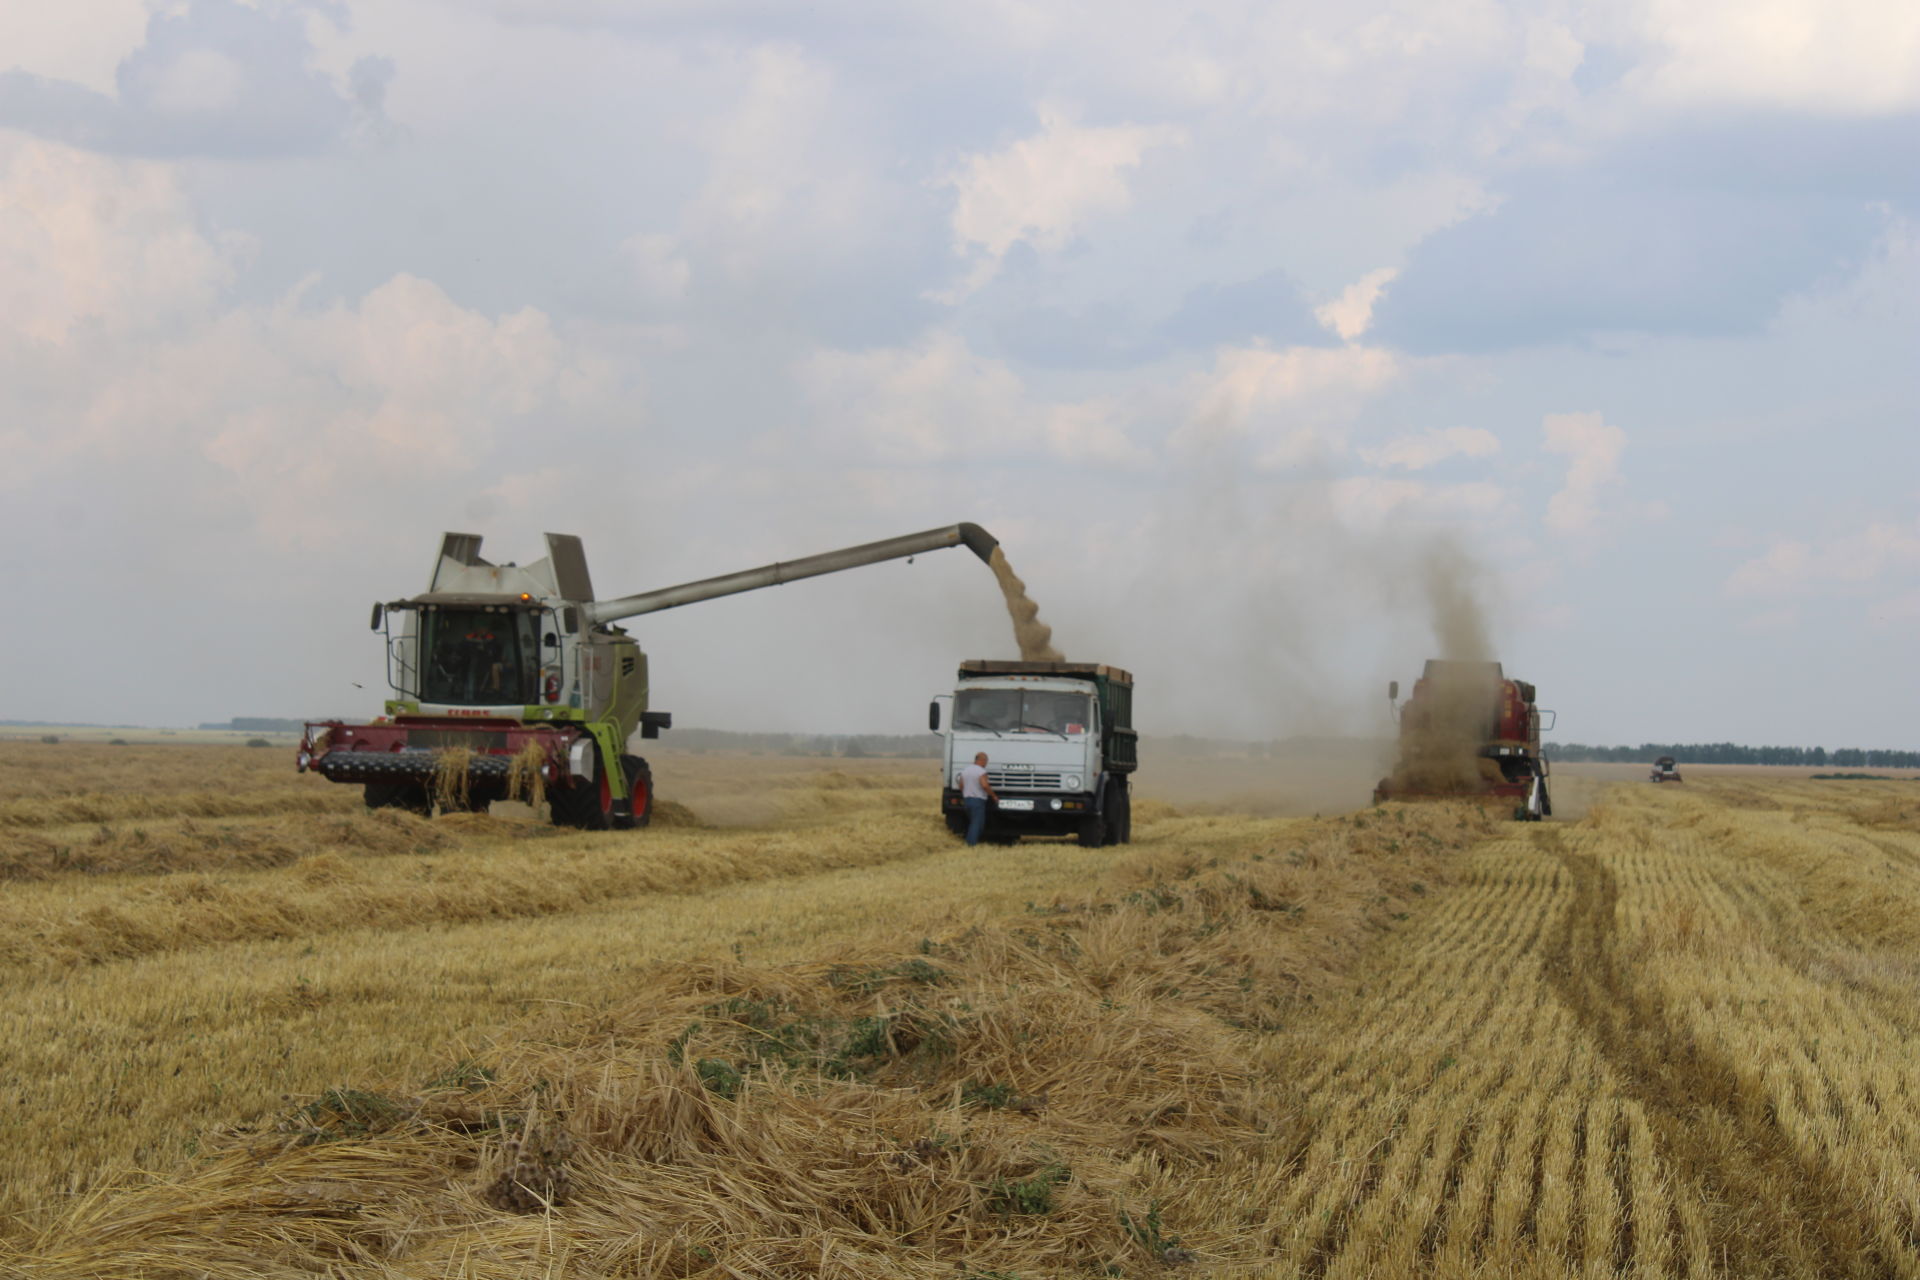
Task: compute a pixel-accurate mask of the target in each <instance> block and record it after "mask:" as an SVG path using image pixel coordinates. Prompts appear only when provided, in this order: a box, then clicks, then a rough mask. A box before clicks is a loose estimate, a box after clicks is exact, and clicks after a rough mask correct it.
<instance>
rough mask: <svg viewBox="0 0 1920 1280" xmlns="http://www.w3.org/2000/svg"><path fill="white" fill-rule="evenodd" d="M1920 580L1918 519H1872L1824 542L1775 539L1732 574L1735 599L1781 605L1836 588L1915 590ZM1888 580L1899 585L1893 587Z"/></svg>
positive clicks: (1730, 591)
mask: <svg viewBox="0 0 1920 1280" xmlns="http://www.w3.org/2000/svg"><path fill="white" fill-rule="evenodd" d="M1916 575H1920V520H1914V521H1911V522H1909V523H1906V524H1902V523H1900V522H1898V521H1894V520H1874V521H1871V522H1869V523H1868V524H1867V525H1866V526H1864V527H1863V528H1861V529H1858V530H1856V531H1855V532H1852V533H1847V534H1842V535H1839V536H1837V537H1834V538H1830V539H1826V540H1824V541H1818V542H1813V541H1807V540H1804V539H1799V538H1781V539H1777V540H1776V541H1775V542H1774V543H1773V544H1772V545H1771V546H1769V547H1768V548H1767V549H1766V550H1765V551H1764V552H1762V553H1761V554H1760V555H1757V556H1754V557H1753V558H1752V559H1749V560H1747V561H1745V562H1743V563H1742V564H1740V565H1739V566H1738V567H1737V568H1735V569H1734V571H1733V572H1732V573H1731V574H1729V575H1728V577H1727V581H1726V584H1725V587H1724V590H1725V592H1726V594H1727V595H1728V596H1730V597H1733V598H1735V599H1753V600H1776V601H1777V600H1781V599H1786V598H1791V597H1801V596H1806V595H1810V594H1813V593H1816V592H1820V591H1823V590H1827V589H1831V588H1835V587H1863V586H1864V587H1874V586H1881V585H1886V586H1888V587H1889V588H1890V589H1891V588H1895V587H1897V588H1899V589H1901V590H1903V591H1904V590H1911V587H1910V583H1911V580H1912V578H1913V577H1914V576H1916ZM1888 580H1897V581H1892V582H1889V581H1888Z"/></svg>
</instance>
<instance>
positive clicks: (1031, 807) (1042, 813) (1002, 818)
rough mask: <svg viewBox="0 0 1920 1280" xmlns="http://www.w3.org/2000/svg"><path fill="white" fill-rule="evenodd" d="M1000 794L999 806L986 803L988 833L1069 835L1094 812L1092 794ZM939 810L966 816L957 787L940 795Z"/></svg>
mask: <svg viewBox="0 0 1920 1280" xmlns="http://www.w3.org/2000/svg"><path fill="white" fill-rule="evenodd" d="M999 794H1000V802H999V803H998V804H995V803H993V802H992V801H988V803H987V827H988V829H989V830H994V829H997V830H1001V831H1028V832H1033V833H1034V834H1040V833H1043V832H1045V833H1052V834H1070V833H1072V832H1074V831H1077V830H1078V829H1079V827H1080V821H1081V819H1083V818H1085V817H1086V816H1087V815H1088V814H1089V813H1092V812H1093V810H1094V798H1093V795H1092V794H1091V793H1090V792H1066V793H1062V792H1058V791H1009V790H1007V789H1006V788H1005V787H1001V788H999ZM940 808H941V811H942V812H944V813H949V814H953V813H964V812H966V804H965V802H964V801H962V800H961V798H960V789H959V788H958V787H947V788H946V789H945V790H944V791H942V792H941V796H940Z"/></svg>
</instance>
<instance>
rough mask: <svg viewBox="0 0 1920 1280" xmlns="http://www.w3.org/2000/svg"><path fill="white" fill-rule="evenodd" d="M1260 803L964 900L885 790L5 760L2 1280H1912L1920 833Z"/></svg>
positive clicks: (894, 781) (998, 852) (1587, 793)
mask: <svg viewBox="0 0 1920 1280" xmlns="http://www.w3.org/2000/svg"><path fill="white" fill-rule="evenodd" d="M1271 767H1272V768H1273V769H1274V770H1275V777H1274V785H1273V788H1272V794H1274V795H1286V796H1288V797H1289V799H1288V801H1287V803H1285V804H1284V805H1274V806H1262V805H1261V804H1260V803H1259V791H1260V788H1259V785H1258V778H1257V777H1256V776H1255V774H1256V773H1257V768H1256V767H1255V766H1254V765H1251V764H1248V763H1246V762H1241V763H1239V764H1236V765H1231V766H1222V767H1221V768H1220V769H1219V770H1217V771H1216V770H1212V768H1211V766H1207V765H1205V764H1204V763H1198V764H1197V763H1194V762H1185V763H1183V764H1182V765H1181V767H1180V768H1179V769H1177V770H1176V769H1171V768H1170V769H1168V770H1166V771H1165V773H1166V775H1167V780H1172V779H1178V785H1179V787H1180V789H1181V794H1171V793H1169V792H1168V791H1167V790H1164V789H1163V790H1161V791H1160V793H1159V798H1158V799H1154V798H1153V797H1154V796H1155V783H1154V781H1153V776H1152V772H1151V771H1152V769H1153V764H1152V762H1151V760H1149V762H1148V764H1147V766H1146V768H1147V770H1148V771H1149V772H1148V774H1147V775H1146V776H1145V777H1144V778H1143V781H1142V794H1143V796H1144V797H1146V799H1144V800H1143V802H1142V803H1140V804H1139V805H1137V807H1136V824H1135V835H1136V843H1135V844H1134V845H1133V846H1132V847H1130V848H1123V849H1117V850H1114V849H1108V850H1087V849H1080V848H1078V847H1076V846H1074V845H1071V844H1054V843H1045V844H1028V845H1023V846H1019V847H1015V848H1001V847H982V848H981V849H978V850H973V851H967V850H964V849H963V848H961V847H960V846H959V845H958V844H957V843H955V842H954V841H952V840H951V838H950V837H949V836H947V834H946V833H945V831H944V829H943V828H942V827H941V825H940V824H939V821H938V819H937V818H936V817H934V816H932V814H931V801H932V796H933V786H932V781H933V780H932V778H931V776H930V769H931V766H930V765H929V764H928V763H926V762H918V761H915V762H907V761H849V760H835V761H827V760H809V759H787V758H758V759H745V758H735V759H727V758H720V757H693V756H662V757H658V758H656V760H655V770H656V776H657V778H658V780H659V784H660V787H661V791H662V795H663V796H665V797H667V798H668V799H669V800H670V801H671V802H672V803H671V804H670V805H669V806H667V807H666V808H665V811H664V812H663V814H662V816H661V819H660V821H658V822H657V823H656V825H655V826H654V827H653V828H652V829H651V830H648V831H643V832H632V833H606V834H583V833H570V834H564V835H562V834H556V833H554V832H553V831H552V830H551V829H550V828H548V827H546V826H545V825H543V824H540V823H538V822H535V821H533V820H532V816H531V815H530V814H527V813H526V812H525V811H518V812H517V813H516V812H507V811H505V807H504V806H503V807H501V809H502V812H499V813H497V814H496V815H495V816H492V817H484V816H475V815H459V816H456V817H447V818H440V819H435V820H432V821H427V820H422V819H417V818H413V817H410V816H405V815H395V814H391V813H387V814H381V815H372V814H368V813H366V812H365V811H364V810H362V809H360V808H359V807H358V805H357V803H356V796H355V794H354V793H353V792H352V791H350V790H348V789H346V788H338V787H330V786H328V785H327V784H325V783H321V782H318V781H317V780H314V779H311V778H299V777H296V776H294V775H293V774H292V773H291V771H290V770H289V768H288V762H287V760H286V758H285V756H284V753H282V752H279V751H268V750H248V749H244V748H224V747H179V746H166V747H158V746H156V747H146V746H131V747H109V746H105V745H100V746H93V745H80V744H74V743H62V744H58V745H43V744H39V743H0V1014H3V1015H4V1016H0V1091H3V1098H4V1102H5V1108H4V1110H0V1271H7V1272H12V1273H16V1274H19V1275H22V1276H36V1277H38V1276H47V1277H75V1278H77V1277H147V1278H154V1280H157V1278H160V1277H176V1276H177V1277H187V1276H193V1277H203V1276H204V1277H221V1278H226V1277H235V1278H237V1277H242V1276H247V1277H251V1276H381V1277H399V1276H406V1277H422V1278H424V1277H450V1276H471V1277H502V1278H504V1277H515V1278H518V1277H526V1276H546V1275H553V1276H562V1275H566V1276H688V1277H695V1276H697V1277H739V1276H754V1277H760V1276H767V1277H772V1276H795V1275H826V1276H846V1277H854V1276H858V1277H881V1276H925V1277H936V1276H938V1277H945V1278H954V1277H965V1276H972V1277H977V1278H978V1280H988V1278H990V1277H1000V1278H1002V1280H1004V1278H1006V1277H1015V1276H1018V1277H1026V1278H1029V1280H1030V1278H1032V1277H1039V1276H1067V1275H1089V1276H1091V1275H1119V1276H1153V1275H1185V1276H1193V1277H1199V1276H1220V1277H1227V1276H1311V1277H1323V1276H1324V1277H1333V1276H1342V1277H1345V1276H1393V1275H1447V1276H1473V1275H1487V1276H1496V1275H1497V1276H1554V1277H1558V1276H1614V1275H1633V1276H1649V1277H1653V1276H1682V1275H1685V1276H1697V1275H1726V1276H1748V1275H1782V1276H1829V1275H1842V1276H1844V1275H1855V1276H1863V1277H1865V1276H1882V1275H1920V1244H1917V1243H1916V1240H1917V1239H1920V1236H1917V1235H1916V1233H1917V1232H1920V1122H1916V1119H1915V1115H1916V1107H1915V1102H1916V1094H1917V1093H1920V1057H1916V1054H1915V1053H1914V1049H1915V1047H1916V1035H1915V1032H1916V1029H1920V1028H1917V1024H1920V1001H1917V1000H1916V995H1920V786H1916V785H1915V784H1914V783H1913V782H1910V781H1901V782H1834V781H1819V780H1813V779H1810V778H1804V777H1782V776H1776V775H1773V774H1770V773H1760V772H1750V773H1739V774H1726V775H1718V774H1716V775H1706V774H1702V775H1700V776H1698V777H1697V778H1696V777H1694V776H1693V775H1689V781H1688V782H1687V783H1686V784H1684V785H1682V786H1678V787H1674V786H1667V787H1653V786H1650V785H1647V784H1646V783H1644V782H1636V781H1634V780H1633V775H1632V774H1630V773H1629V774H1625V775H1622V774H1618V773H1616V774H1614V775H1613V776H1611V777H1609V776H1605V775H1602V774H1596V775H1594V776H1592V777H1590V778H1588V779H1581V778H1563V779H1562V782H1561V788H1562V789H1561V791H1560V792H1559V793H1558V794H1557V795H1556V805H1557V807H1558V808H1559V809H1560V810H1561V811H1562V812H1563V813H1565V814H1579V815H1580V816H1578V817H1569V818H1566V819H1564V820H1560V821H1554V822H1550V823H1545V824H1539V825H1531V826H1529V825H1517V824H1512V823H1507V822H1501V821H1495V820H1493V819H1491V818H1489V817H1488V816H1487V815H1485V814H1483V813H1481V812H1479V811H1477V810H1474V809H1471V808H1468V807H1464V806H1458V805H1424V806H1421V805H1415V806H1402V805H1389V806H1383V807H1380V808H1367V809H1359V810H1356V811H1351V812H1349V811H1348V810H1350V809H1351V808H1352V806H1353V805H1354V804H1355V803H1359V802H1363V801H1364V787H1356V786H1354V785H1352V780H1345V781H1342V780H1338V779H1333V778H1329V779H1327V780H1325V784H1324V785H1316V786H1314V787H1311V788H1307V787H1303V786H1302V785H1301V782H1300V779H1299V777H1298V775H1297V772H1296V773H1295V774H1294V776H1292V777H1286V776H1282V775H1284V774H1285V773H1286V771H1287V770H1288V767H1289V766H1288V764H1287V762H1284V761H1277V762H1272V766H1271ZM1167 780H1163V783H1165V782H1166V781H1167ZM1356 791H1358V792H1359V793H1360V798H1359V800H1358V801H1356V800H1355V799H1354V798H1353V797H1354V794H1355V792H1356ZM1316 797H1319V798H1322V799H1323V800H1324V803H1315V799H1316ZM1263 807H1264V808H1267V809H1268V811H1269V812H1270V811H1271V809H1272V808H1281V809H1289V810H1292V809H1297V810H1299V811H1300V812H1301V814H1302V816H1259V815H1258V814H1257V813H1255V812H1249V810H1259V809H1262V808H1263ZM1314 809H1318V810H1319V816H1306V815H1309V814H1311V813H1312V812H1313V810H1314Z"/></svg>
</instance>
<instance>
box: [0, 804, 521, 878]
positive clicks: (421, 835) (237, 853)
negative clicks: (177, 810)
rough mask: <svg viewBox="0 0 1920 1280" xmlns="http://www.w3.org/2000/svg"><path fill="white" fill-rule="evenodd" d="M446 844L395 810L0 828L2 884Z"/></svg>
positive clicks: (243, 866) (239, 866)
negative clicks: (61, 828)
mask: <svg viewBox="0 0 1920 1280" xmlns="http://www.w3.org/2000/svg"><path fill="white" fill-rule="evenodd" d="M509 829H510V828H509ZM452 839H453V832H452V831H451V830H450V829H449V828H447V827H444V826H442V825H440V824H437V823H431V822H428V821H426V820H425V819H423V818H418V817H415V816H414V815H412V814H409V813H403V812H400V811H398V810H393V809H383V810H379V811H376V812H373V813H366V812H361V813H357V814H343V815H336V814H324V815H321V816H318V817H311V818H293V817H285V818H268V819H264V820H257V821H251V822H245V823H221V822H197V821H195V820H193V819H191V818H181V819H178V820H174V821H161V822H157V823H141V824H139V825H132V824H126V823H122V824H119V825H111V826H109V825H103V826H100V827H96V828H94V829H93V830H91V831H86V832H74V831H67V832H58V833H57V834H47V833H45V832H41V831H34V830H31V829H29V830H25V831H15V830H7V829H5V828H0V880H44V879H48V878H51V877H54V876H58V875H62V874H80V875H164V874H168V873H171V872H176V871H220V870H260V869H265V868H271V867H284V866H290V865H292V864H293V863H295V862H298V861H299V860H300V859H302V858H306V857H311V856H312V855H314V854H315V853H318V852H321V851H323V850H329V849H332V850H347V851H351V852H353V853H355V854H361V855H368V856H374V857H381V856H391V855H394V854H404V853H425V852H428V851H430V850H433V849H440V848H444V847H446V846H447V845H448V844H449V843H451V841H452Z"/></svg>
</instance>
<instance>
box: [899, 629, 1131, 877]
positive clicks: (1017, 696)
mask: <svg viewBox="0 0 1920 1280" xmlns="http://www.w3.org/2000/svg"><path fill="white" fill-rule="evenodd" d="M942 700H943V699H935V700H934V702H933V703H932V705H931V706H930V707H929V708H928V718H927V727H928V728H930V729H933V730H934V731H936V732H941V733H942V734H943V737H944V742H943V750H942V761H941V763H942V778H943V779H944V782H943V786H942V788H941V798H940V807H941V812H942V814H943V815H944V816H945V818H946V821H947V826H948V828H949V829H951V830H952V831H953V832H954V833H955V834H956V835H957V834H960V833H962V832H964V831H965V830H966V824H967V815H966V807H965V805H964V804H963V803H962V802H961V799H960V770H961V769H963V768H965V767H966V766H967V765H969V764H971V763H973V759H974V757H975V756H976V755H978V754H980V753H985V755H986V757H987V781H988V782H989V783H990V784H991V785H992V787H993V790H994V793H995V794H996V795H997V796H998V798H999V799H998V803H997V804H993V805H991V806H990V807H989V809H988V813H987V838H988V839H992V840H998V841H1002V842H1005V843H1012V842H1013V841H1016V840H1018V839H1019V838H1020V837H1021V836H1023V835H1036V836H1038V835H1048V836H1067V835H1070V836H1074V837H1075V838H1077V839H1078V840H1079V842H1080V843H1081V844H1082V845H1087V846H1100V845H1109V844H1124V843H1127V842H1128V841H1130V840H1131V839H1132V835H1133V831H1132V826H1133V823H1132V807H1133V806H1132V798H1131V784H1130V778H1131V775H1132V773H1133V771H1134V769H1135V767H1136V765H1137V763H1138V753H1137V750H1136V743H1137V737H1138V735H1136V734H1135V732H1134V729H1133V724H1132V718H1133V677H1132V676H1131V675H1130V674H1128V673H1127V672H1125V671H1123V670H1121V669H1120V668H1118V667H1110V666H1106V665H1104V664H1099V663H1084V662H993V661H972V662H963V663H961V664H960V673H959V679H958V680H957V682H956V684H955V687H954V691H953V694H952V695H951V701H952V710H951V712H950V714H949V715H948V716H947V717H946V721H947V723H946V725H945V728H944V730H943V729H942V725H941V719H942V717H941V714H940V712H941V707H940V703H941V701H942Z"/></svg>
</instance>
